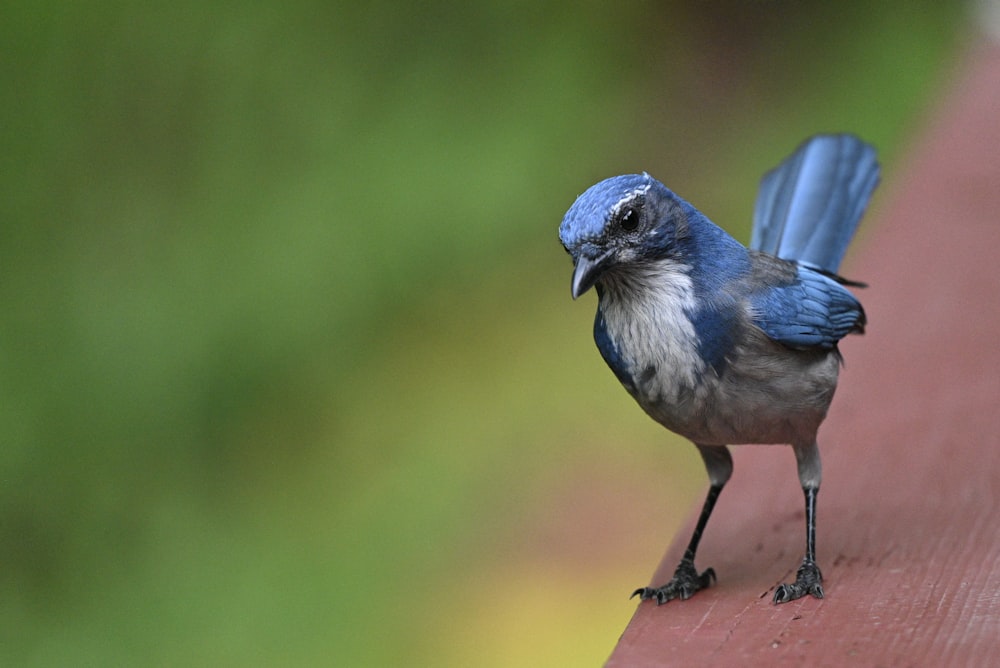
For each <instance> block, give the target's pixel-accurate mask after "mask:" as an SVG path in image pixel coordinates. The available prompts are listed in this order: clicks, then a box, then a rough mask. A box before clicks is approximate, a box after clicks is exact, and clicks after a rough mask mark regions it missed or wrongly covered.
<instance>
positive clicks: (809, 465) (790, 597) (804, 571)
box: [774, 443, 823, 604]
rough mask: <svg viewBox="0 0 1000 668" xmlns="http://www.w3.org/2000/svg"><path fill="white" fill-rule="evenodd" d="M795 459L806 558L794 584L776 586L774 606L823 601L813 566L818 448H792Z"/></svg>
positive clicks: (819, 579)
mask: <svg viewBox="0 0 1000 668" xmlns="http://www.w3.org/2000/svg"><path fill="white" fill-rule="evenodd" d="M795 457H796V459H797V460H798V464H799V480H800V481H801V482H802V492H803V493H804V494H805V497H806V556H805V558H803V559H802V565H801V566H799V570H798V571H797V572H796V574H795V582H792V583H791V584H788V583H785V584H780V585H778V588H777V589H776V590H775V591H774V602H775V603H776V604H777V603H787V602H788V601H794V600H795V599H797V598H802V597H803V596H805V595H806V594H809V595H811V596H814V597H816V598H823V574H822V573H821V572H820V570H819V566H817V565H816V495H817V494H818V493H819V483H820V478H821V477H822V474H821V470H820V460H819V448H818V447H817V445H816V443H813V444H812V445H811V446H805V447H799V446H795Z"/></svg>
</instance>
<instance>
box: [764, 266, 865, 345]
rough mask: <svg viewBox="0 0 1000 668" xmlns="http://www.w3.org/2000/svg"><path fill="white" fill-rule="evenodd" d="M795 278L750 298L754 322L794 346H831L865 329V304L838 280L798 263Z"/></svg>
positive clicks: (772, 336)
mask: <svg viewBox="0 0 1000 668" xmlns="http://www.w3.org/2000/svg"><path fill="white" fill-rule="evenodd" d="M796 270H797V273H796V275H795V277H794V279H793V280H791V281H790V282H788V283H787V284H785V285H780V286H776V287H768V288H766V289H764V290H761V291H759V292H757V293H755V294H754V295H752V296H751V298H750V303H751V306H752V308H753V313H754V315H753V322H754V324H755V325H757V326H758V327H760V328H761V329H762V330H764V332H765V333H766V334H767V335H768V337H769V338H771V339H773V340H774V341H777V342H778V343H782V344H784V345H786V346H788V347H790V348H799V349H808V348H820V349H823V350H829V349H831V348H833V347H834V346H835V345H837V342H838V341H840V340H841V339H842V338H844V337H845V336H847V335H848V334H850V333H851V332H858V333H860V332H864V327H865V312H864V309H862V308H861V304H860V303H859V302H858V300H857V299H855V298H854V295H852V294H851V293H850V292H848V291H847V290H846V289H845V288H844V287H843V286H841V285H840V284H839V283H837V282H836V281H835V280H833V279H831V278H829V277H827V276H825V275H823V274H821V273H819V272H817V271H813V270H812V269H810V268H809V267H804V266H796Z"/></svg>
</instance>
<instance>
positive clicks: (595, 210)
mask: <svg viewBox="0 0 1000 668" xmlns="http://www.w3.org/2000/svg"><path fill="white" fill-rule="evenodd" d="M687 233H688V216H687V212H686V211H685V208H684V206H683V201H682V200H681V199H680V198H679V197H677V196H676V195H675V194H674V193H672V192H671V191H670V190H668V189H667V188H666V186H664V185H663V184H662V183H660V182H659V181H657V180H656V179H654V178H653V177H651V176H649V175H648V174H627V175H624V176H615V177H612V178H610V179H605V180H604V181H601V182H600V183H598V184H596V185H593V186H591V187H590V188H588V189H587V191H586V192H584V193H583V194H582V195H580V196H579V197H578V198H577V199H576V202H574V203H573V206H571V207H570V208H569V211H567V212H566V215H565V217H563V221H562V225H560V226H559V240H560V241H562V245H563V247H564V248H565V249H566V251H567V252H568V253H569V254H570V255H571V256H572V257H573V266H574V269H573V282H572V293H573V298H574V299H576V298H577V297H579V296H580V295H582V294H583V293H585V292H587V290H589V289H590V288H591V287H592V286H593V285H594V284H595V283H597V282H598V280H600V278H601V276H603V275H604V274H606V273H607V272H609V271H613V270H616V269H623V268H627V267H629V266H631V265H636V264H638V263H643V262H652V261H657V260H663V259H666V258H670V257H671V256H672V255H674V254H676V253H677V252H678V250H679V249H678V241H680V240H681V239H682V238H684V237H685V236H686V235H687Z"/></svg>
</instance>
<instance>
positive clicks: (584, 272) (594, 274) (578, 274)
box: [570, 251, 611, 299]
mask: <svg viewBox="0 0 1000 668" xmlns="http://www.w3.org/2000/svg"><path fill="white" fill-rule="evenodd" d="M610 258H611V251H608V252H606V253H604V254H603V255H600V256H598V257H596V258H594V259H593V260H591V259H589V258H587V257H584V256H583V255H580V256H579V257H577V259H576V265H575V266H574V267H573V282H572V284H571V285H570V291H571V294H572V295H573V299H576V298H577V297H579V296H580V295H582V294H583V293H585V292H586V291H587V290H589V289H590V288H592V287H593V286H594V283H596V282H597V279H598V278H600V277H601V274H602V273H603V272H604V269H605V268H606V267H607V265H608V260H609V259H610Z"/></svg>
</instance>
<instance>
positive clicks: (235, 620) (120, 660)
mask: <svg viewBox="0 0 1000 668" xmlns="http://www.w3.org/2000/svg"><path fill="white" fill-rule="evenodd" d="M970 35H971V32H970V30H969V28H968V26H967V25H966V21H965V17H964V6H963V5H961V4H959V3H948V2H938V1H936V0H924V1H920V2H912V1H910V2H904V1H901V0H896V1H893V2H886V3H868V2H861V1H854V2H845V3H828V2H825V1H824V2H791V1H785V2H756V3H752V2H737V1H735V0H731V1H729V2H719V3H712V4H709V3H697V2H691V1H689V2H661V3H652V2H638V1H631V0H624V2H620V3H614V6H612V5H611V4H610V3H607V4H605V3H597V2H583V3H573V4H548V3H537V2H506V3H505V2H476V3H459V2H451V3H449V2H430V3H410V4H407V3H393V2H371V3H338V2H334V3H310V2H286V3H274V2H271V3H247V4H238V3H221V2H190V1H187V0H180V1H178V2H174V3H170V4H169V5H163V6H157V4H156V3H149V4H144V3H129V2H91V3H78V4H73V3H49V2H34V3H7V4H6V5H5V6H4V8H3V9H2V10H0V38H2V58H0V68H2V72H3V86H2V89H0V95H2V96H3V99H2V106H0V121H2V130H0V136H2V142H3V143H2V150H0V165H2V173H3V177H2V179H0V189H2V192H0V194H2V199H0V201H2V202H3V207H4V216H3V222H2V226H0V295H2V304H3V317H2V321H0V393H2V397H0V473H2V476H0V481H2V484H0V634H2V635H0V664H2V665H19V666H66V665H75V666H84V665H94V666H98V665H100V666H104V665H176V666H180V665H213V666H214V665H232V666H237V665H239V666H244V665H303V666H312V665H342V666H358V665H437V666H447V665H456V666H459V665H478V666H511V665H594V664H599V663H600V662H601V661H603V660H604V658H605V657H606V656H607V655H608V653H609V652H610V651H611V649H612V647H613V646H614V643H615V641H616V640H617V638H618V635H619V634H620V632H621V631H622V629H623V628H624V626H625V624H626V623H627V622H628V619H629V617H630V615H631V613H632V611H633V610H634V606H635V603H634V601H629V600H628V598H627V595H628V593H629V592H630V591H631V589H632V588H634V587H635V586H637V585H640V584H644V583H645V582H646V579H645V578H648V577H649V574H650V573H652V571H653V569H654V568H655V567H656V565H657V563H658V561H659V558H660V556H661V554H662V552H663V550H664V549H665V548H666V546H667V545H668V544H669V542H670V541H671V539H672V537H673V535H674V532H675V531H676V530H677V528H678V526H679V524H680V523H682V522H683V521H685V519H686V518H687V517H688V514H689V513H690V512H691V509H692V507H693V504H694V503H696V500H697V498H698V497H699V496H700V494H701V493H702V491H703V489H704V486H705V480H704V473H703V472H702V470H701V464H700V462H699V461H698V459H697V455H696V453H695V451H694V449H693V448H690V447H688V446H687V445H684V444H682V443H680V442H679V441H677V440H676V439H674V438H673V437H671V436H670V435H668V434H667V433H666V432H664V431H663V430H662V429H661V428H659V427H657V426H656V425H655V424H653V423H652V422H651V421H650V420H648V419H647V418H645V417H644V416H643V415H642V413H641V411H640V410H639V409H638V408H637V407H635V406H634V405H633V404H632V403H631V400H630V399H629V398H628V397H627V395H626V394H625V393H624V392H622V391H621V390H620V388H619V387H617V383H616V382H615V380H614V377H613V376H612V375H611V374H610V373H609V372H608V371H607V370H606V369H605V368H604V366H603V363H602V362H601V360H600V357H599V355H598V354H597V352H596V350H595V349H594V347H593V343H592V341H591V339H590V327H591V323H592V319H593V311H594V303H593V299H594V298H593V297H591V296H588V297H587V298H585V299H582V300H581V301H580V303H574V302H572V301H571V300H570V298H569V274H570V262H569V259H568V257H567V256H566V255H565V254H564V252H563V251H562V249H561V248H560V246H559V244H558V242H557V235H556V231H557V226H558V224H559V221H560V219H561V217H562V214H563V213H564V211H565V210H566V208H567V207H568V206H569V205H570V204H571V203H572V201H573V199H574V198H575V197H576V195H577V194H578V193H580V192H582V191H583V190H584V189H585V188H586V187H587V186H589V185H590V184H591V183H593V182H595V181H597V180H598V179H600V178H604V177H606V176H610V175H613V174H616V173H621V172H625V171H637V170H646V171H649V172H650V173H652V174H654V175H655V176H657V177H658V178H660V179H661V180H663V181H664V182H665V183H667V184H668V185H669V186H670V187H672V188H673V189H675V190H676V191H678V192H679V193H681V194H682V196H684V197H686V198H688V199H689V200H691V201H693V202H694V203H695V204H696V205H698V206H700V207H701V208H702V209H703V210H704V211H705V212H706V213H707V214H708V215H709V216H710V217H712V218H713V219H714V220H716V221H717V222H719V223H720V224H722V225H723V226H725V227H727V228H728V229H730V230H731V231H732V232H733V233H734V234H736V235H737V236H738V237H739V238H741V239H744V240H745V239H746V238H747V237H748V233H749V232H748V229H749V213H750V211H751V207H752V202H753V197H754V194H755V190H756V184H757V181H758V179H759V176H760V174H761V173H762V172H763V171H764V170H765V169H767V168H769V167H771V166H773V165H774V164H776V163H777V162H778V161H779V160H780V159H781V158H782V157H783V156H784V155H786V154H787V153H789V152H790V151H791V150H792V149H794V148H795V146H796V145H797V144H798V142H799V141H800V140H801V139H803V138H804V137H805V136H807V135H809V134H811V133H814V132H817V131H829V130H849V131H853V132H856V133H858V134H861V135H862V136H864V137H865V138H867V139H869V140H871V141H873V142H875V143H876V144H878V145H879V147H880V149H881V155H882V157H883V160H884V162H885V164H886V174H887V182H888V183H889V184H891V182H892V180H893V178H894V174H895V170H894V167H895V165H896V164H897V156H899V155H901V150H902V149H903V148H904V147H905V144H906V142H907V141H908V140H909V139H910V138H911V137H912V135H913V133H914V131H915V130H917V129H918V128H919V122H920V119H921V114H922V111H923V110H924V109H926V108H927V107H928V105H930V104H932V103H933V101H934V99H935V94H936V93H937V92H938V91H939V90H941V86H942V84H943V83H945V82H946V81H947V80H948V75H949V74H950V73H951V72H952V70H953V68H954V62H955V57H956V56H957V55H959V54H960V53H961V50H962V47H963V44H964V43H965V42H967V41H968V40H969V38H970ZM876 207H877V203H876ZM863 243H864V239H863V235H862V239H861V242H860V243H859V244H858V245H859V246H863Z"/></svg>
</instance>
